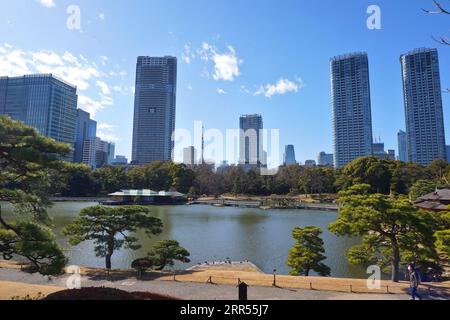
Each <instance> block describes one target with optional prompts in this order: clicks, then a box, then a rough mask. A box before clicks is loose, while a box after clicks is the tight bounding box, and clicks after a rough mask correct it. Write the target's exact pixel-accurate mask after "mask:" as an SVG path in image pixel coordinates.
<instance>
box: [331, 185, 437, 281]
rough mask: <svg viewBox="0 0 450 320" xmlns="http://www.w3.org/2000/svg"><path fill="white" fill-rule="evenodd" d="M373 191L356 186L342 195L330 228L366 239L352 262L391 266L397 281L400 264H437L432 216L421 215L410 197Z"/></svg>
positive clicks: (354, 251)
mask: <svg viewBox="0 0 450 320" xmlns="http://www.w3.org/2000/svg"><path fill="white" fill-rule="evenodd" d="M370 188H371V187H370V186H369V185H356V186H353V187H351V188H350V189H349V190H347V191H345V192H342V193H341V194H340V198H339V204H340V208H339V213H338V218H337V220H336V221H335V222H333V223H331V224H330V225H329V229H330V231H331V232H333V233H335V234H337V235H340V236H360V237H362V243H361V244H360V245H358V246H355V247H353V248H352V249H350V250H349V252H348V257H349V261H350V262H351V263H358V264H365V265H370V264H378V265H380V266H381V267H383V268H385V269H386V267H388V266H389V265H390V269H391V272H392V280H393V281H398V280H399V275H400V263H401V262H405V260H414V261H415V262H416V263H417V264H421V263H422V264H426V263H432V262H433V261H435V260H436V259H437V254H436V251H435V247H434V244H433V242H434V237H433V233H434V231H433V218H432V217H431V216H430V214H429V213H426V212H420V211H419V210H417V209H416V208H414V207H413V205H412V204H411V202H410V201H409V200H408V199H406V198H393V197H389V196H386V195H383V194H370V193H369V191H370Z"/></svg>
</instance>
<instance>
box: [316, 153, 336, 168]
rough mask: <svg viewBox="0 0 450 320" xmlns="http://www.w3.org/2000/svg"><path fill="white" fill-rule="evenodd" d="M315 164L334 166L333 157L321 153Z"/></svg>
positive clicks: (330, 154)
mask: <svg viewBox="0 0 450 320" xmlns="http://www.w3.org/2000/svg"><path fill="white" fill-rule="evenodd" d="M317 164H318V165H319V166H329V167H333V166H334V155H333V154H332V153H326V152H323V151H322V152H321V153H319V156H318V157H317Z"/></svg>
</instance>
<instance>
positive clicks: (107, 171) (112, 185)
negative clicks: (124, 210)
mask: <svg viewBox="0 0 450 320" xmlns="http://www.w3.org/2000/svg"><path fill="white" fill-rule="evenodd" d="M93 177H94V179H95V180H96V181H98V183H99V184H100V189H101V192H102V193H111V192H116V191H118V190H122V189H129V181H128V176H127V174H126V168H125V167H121V166H114V167H113V166H106V167H102V168H100V169H97V170H95V171H94V172H93Z"/></svg>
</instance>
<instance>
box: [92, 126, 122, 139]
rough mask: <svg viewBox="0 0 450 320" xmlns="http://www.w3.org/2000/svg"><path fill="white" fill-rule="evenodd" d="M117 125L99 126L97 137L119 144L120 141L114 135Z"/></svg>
mask: <svg viewBox="0 0 450 320" xmlns="http://www.w3.org/2000/svg"><path fill="white" fill-rule="evenodd" d="M115 128H116V126H115V125H112V124H109V123H99V124H98V126H97V129H98V130H97V136H98V137H99V138H100V139H102V140H104V141H109V142H117V141H119V140H120V139H119V138H118V137H117V136H116V135H115V134H114V129H115Z"/></svg>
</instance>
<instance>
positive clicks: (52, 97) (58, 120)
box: [0, 74, 78, 161]
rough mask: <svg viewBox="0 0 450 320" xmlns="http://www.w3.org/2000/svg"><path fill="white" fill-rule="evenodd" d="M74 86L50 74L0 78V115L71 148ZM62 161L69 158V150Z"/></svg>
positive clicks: (70, 155) (74, 116)
mask: <svg viewBox="0 0 450 320" xmlns="http://www.w3.org/2000/svg"><path fill="white" fill-rule="evenodd" d="M77 100H78V97H77V89H76V87H74V86H71V85H69V84H68V83H66V82H64V81H62V80H60V79H57V78H55V77H54V76H53V75H51V74H42V75H26V76H22V77H0V114H2V115H7V116H10V117H11V118H12V119H14V120H20V121H22V122H24V123H25V124H27V125H29V126H32V127H34V128H36V129H37V130H38V131H39V133H40V134H42V135H44V136H47V137H50V138H53V139H55V140H56V141H58V142H64V143H67V144H70V145H71V146H72V147H74V143H75V130H76V117H77ZM64 160H68V161H73V153H72V154H69V155H67V156H66V157H65V158H64Z"/></svg>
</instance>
